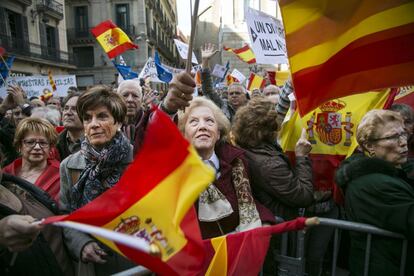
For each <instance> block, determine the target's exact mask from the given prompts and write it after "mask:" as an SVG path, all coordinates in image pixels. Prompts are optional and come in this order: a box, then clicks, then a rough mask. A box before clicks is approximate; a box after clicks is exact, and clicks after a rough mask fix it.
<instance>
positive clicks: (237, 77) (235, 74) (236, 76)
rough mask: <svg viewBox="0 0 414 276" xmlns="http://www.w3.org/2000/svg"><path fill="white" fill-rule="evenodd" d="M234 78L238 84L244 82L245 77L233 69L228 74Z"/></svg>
mask: <svg viewBox="0 0 414 276" xmlns="http://www.w3.org/2000/svg"><path fill="white" fill-rule="evenodd" d="M230 75H231V76H233V77H235V78H236V79H237V80H238V81H239V82H240V83H243V82H244V81H245V80H246V77H245V76H244V75H243V74H242V73H241V72H240V71H239V70H237V69H233V72H231V74H230Z"/></svg>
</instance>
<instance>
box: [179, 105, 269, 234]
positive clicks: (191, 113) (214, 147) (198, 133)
mask: <svg viewBox="0 0 414 276" xmlns="http://www.w3.org/2000/svg"><path fill="white" fill-rule="evenodd" d="M178 126H179V129H180V130H181V132H182V133H183V134H184V136H185V137H186V138H187V139H188V140H189V141H190V143H191V144H192V145H193V146H194V147H195V149H196V150H197V152H198V154H199V155H200V157H201V158H202V159H203V161H204V162H205V163H206V164H207V165H210V166H211V167H212V168H213V169H214V170H215V171H216V180H215V181H214V182H213V183H211V184H210V185H209V187H208V188H207V189H206V190H205V191H204V192H203V193H201V195H200V197H199V199H198V202H197V205H198V206H197V207H198V208H197V211H198V219H199V225H200V229H201V234H202V236H203V238H204V239H206V238H213V237H217V236H222V235H225V234H228V233H231V232H238V231H244V230H248V229H252V228H255V227H259V226H261V225H262V223H267V224H270V223H274V217H273V215H272V214H271V212H270V211H269V210H267V209H266V208H265V207H264V206H263V205H261V204H260V203H258V202H257V201H256V200H255V199H254V198H253V195H252V192H251V188H250V182H251V178H250V177H249V175H248V173H247V162H246V160H245V156H244V151H243V150H242V149H239V148H237V147H234V146H232V145H230V144H229V143H228V142H227V136H228V133H229V126H230V123H229V121H228V119H227V118H226V116H225V115H224V114H223V112H222V111H221V110H220V109H219V108H218V107H217V106H216V105H215V104H214V103H213V102H212V101H210V100H208V99H206V98H202V97H198V98H195V99H194V100H193V101H191V103H190V106H189V107H188V108H187V109H186V110H185V113H183V114H181V116H180V118H179V121H178Z"/></svg>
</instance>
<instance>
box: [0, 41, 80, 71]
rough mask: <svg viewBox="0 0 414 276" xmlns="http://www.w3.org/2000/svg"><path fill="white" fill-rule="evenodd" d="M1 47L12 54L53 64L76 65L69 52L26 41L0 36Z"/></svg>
mask: <svg viewBox="0 0 414 276" xmlns="http://www.w3.org/2000/svg"><path fill="white" fill-rule="evenodd" d="M0 45H1V46H2V47H4V48H5V49H6V51H7V53H10V54H16V55H21V56H25V57H29V58H37V59H43V60H46V61H51V62H59V63H66V64H69V65H73V64H74V62H73V56H72V55H71V54H69V53H68V52H62V51H59V49H56V48H51V47H47V46H44V45H39V44H35V43H30V42H29V41H27V40H25V39H21V38H16V37H12V36H8V35H0Z"/></svg>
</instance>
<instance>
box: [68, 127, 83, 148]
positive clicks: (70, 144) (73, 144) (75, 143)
mask: <svg viewBox="0 0 414 276" xmlns="http://www.w3.org/2000/svg"><path fill="white" fill-rule="evenodd" d="M81 139H82V137H81V138H80V139H78V140H76V141H72V139H71V138H70V136H69V131H68V132H66V142H67V143H68V150H69V152H70V153H75V152H77V151H79V150H80V148H81Z"/></svg>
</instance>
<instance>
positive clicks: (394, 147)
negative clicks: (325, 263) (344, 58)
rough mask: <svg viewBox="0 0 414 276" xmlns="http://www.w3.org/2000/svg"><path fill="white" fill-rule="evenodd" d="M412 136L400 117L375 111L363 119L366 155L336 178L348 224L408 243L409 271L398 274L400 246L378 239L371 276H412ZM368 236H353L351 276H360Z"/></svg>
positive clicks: (359, 137)
mask: <svg viewBox="0 0 414 276" xmlns="http://www.w3.org/2000/svg"><path fill="white" fill-rule="evenodd" d="M408 136H409V134H408V133H407V129H406V128H405V124H404V121H403V118H402V117H401V115H400V114H398V113H397V112H394V111H390V110H378V109H375V110H371V111H369V112H368V113H367V114H365V116H364V117H363V118H362V120H361V122H360V124H359V126H358V128H357V133H356V139H357V141H358V144H359V146H360V148H361V149H362V151H363V153H360V154H355V155H353V156H351V157H350V158H348V159H346V160H345V161H344V162H343V163H342V164H341V166H340V167H339V169H338V170H337V172H336V179H335V180H336V182H337V183H338V184H339V185H340V186H341V188H342V189H343V190H344V192H345V211H346V215H347V217H348V219H349V220H351V221H355V222H361V223H368V224H371V225H374V226H377V227H379V228H383V229H387V230H389V231H393V232H397V233H401V234H403V235H404V236H406V238H407V239H408V255H407V258H406V259H407V263H406V267H405V268H403V269H405V271H400V260H401V252H402V246H403V245H402V242H401V241H400V240H397V239H392V238H385V237H380V236H374V237H373V238H372V242H371V255H370V259H369V260H370V262H369V267H368V271H369V273H368V275H414V263H413V262H412V261H410V260H414V180H413V179H412V178H410V177H409V176H408V175H407V172H406V171H405V170H403V168H408V167H410V166H407V155H408V147H407V139H408ZM411 167H412V166H411ZM366 242H367V240H366V235H364V234H361V233H351V252H350V260H349V261H350V270H351V275H362V274H363V271H364V256H365V248H366Z"/></svg>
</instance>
